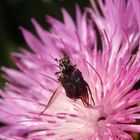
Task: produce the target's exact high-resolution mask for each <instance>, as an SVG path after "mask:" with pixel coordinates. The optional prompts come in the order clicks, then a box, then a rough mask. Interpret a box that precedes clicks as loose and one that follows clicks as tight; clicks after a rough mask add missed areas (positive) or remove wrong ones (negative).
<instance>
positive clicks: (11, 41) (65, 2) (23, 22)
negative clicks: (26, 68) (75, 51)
mask: <svg viewBox="0 0 140 140" xmlns="http://www.w3.org/2000/svg"><path fill="white" fill-rule="evenodd" d="M76 3H77V4H79V5H80V7H81V9H84V7H86V6H88V5H90V3H89V1H88V0H0V67H1V66H3V65H4V66H8V67H13V64H12V62H11V60H10V53H11V52H13V51H18V50H19V48H20V47H25V45H26V43H25V42H24V39H23V37H22V34H21V32H20V30H19V28H18V27H19V26H23V27H26V28H28V29H29V30H31V31H34V29H33V26H32V24H31V21H30V19H31V18H33V17H34V18H36V19H37V21H39V23H40V24H41V25H42V26H43V27H44V28H47V27H48V25H47V24H46V22H45V16H46V15H51V16H53V17H56V18H57V19H60V20H62V15H61V7H65V8H66V9H67V10H68V11H69V13H70V14H71V15H72V16H73V17H74V13H75V4H76ZM1 75H2V73H1V72H0V87H2V85H3V79H2V78H1Z"/></svg>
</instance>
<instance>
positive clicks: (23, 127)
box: [0, 0, 140, 140]
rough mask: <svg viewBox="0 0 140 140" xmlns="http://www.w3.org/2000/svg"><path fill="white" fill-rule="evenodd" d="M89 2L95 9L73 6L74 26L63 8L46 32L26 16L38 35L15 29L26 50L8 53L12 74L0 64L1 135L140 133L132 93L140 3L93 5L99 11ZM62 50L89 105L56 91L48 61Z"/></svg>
mask: <svg viewBox="0 0 140 140" xmlns="http://www.w3.org/2000/svg"><path fill="white" fill-rule="evenodd" d="M91 3H92V6H93V9H94V10H93V9H90V8H87V9H86V10H85V12H84V13H83V14H82V13H81V11H80V9H79V7H78V6H76V23H75V22H74V21H73V20H72V18H71V17H70V16H69V14H68V13H67V12H66V11H65V10H64V9H62V13H63V17H64V22H60V21H58V20H56V19H54V18H52V17H47V22H49V23H50V24H51V25H52V28H51V29H50V31H46V30H44V29H43V28H42V27H41V26H40V25H39V24H38V23H37V21H36V20H35V19H32V23H33V25H34V27H35V29H36V32H37V35H38V37H36V36H34V35H33V34H32V33H31V32H29V31H28V30H26V29H24V28H23V27H21V28H20V29H21V31H22V33H23V36H24V38H25V40H26V42H27V44H28V46H29V47H30V49H31V51H28V50H24V49H22V50H21V52H19V53H13V54H12V59H13V61H14V63H15V64H16V66H17V69H16V70H14V69H10V68H5V67H2V70H3V71H4V73H5V79H7V81H8V82H7V83H6V86H5V87H4V89H3V90H1V91H0V95H1V100H0V114H1V115H0V121H1V122H4V123H5V126H4V127H1V129H0V138H3V139H4V138H5V139H7V140H12V139H19V140H25V139H26V140H46V139H47V140H49V139H50V140H56V139H57V140H120V139H122V140H132V137H131V136H130V135H129V132H138V133H139V132H140V125H139V124H137V120H139V119H140V107H139V106H138V103H139V102H140V91H139V89H135V88H134V85H135V84H136V82H137V81H138V80H139V78H140V62H139V60H140V51H139V37H140V34H139V29H140V18H139V16H138V14H139V12H140V10H139V7H140V2H139V1H138V0H135V2H134V1H132V0H130V1H127V2H125V1H122V0H110V1H107V0H105V1H104V2H103V1H99V6H100V10H98V8H97V7H96V6H95V3H94V2H93V1H91ZM99 11H100V12H99ZM88 13H90V14H91V18H88V16H87V14H88ZM64 53H66V54H67V55H68V56H69V58H70V61H71V63H72V64H73V65H75V67H76V68H77V69H78V70H79V71H80V72H81V73H82V76H83V78H84V80H85V81H86V82H87V84H88V86H89V88H90V90H91V93H92V97H93V100H94V103H92V102H91V100H92V99H91V97H89V98H90V103H91V105H90V106H85V105H84V104H83V103H82V101H81V100H79V99H78V100H76V101H75V100H72V99H71V98H68V97H67V96H66V93H65V92H66V91H65V90H64V88H63V86H62V85H61V86H59V85H60V84H59V82H58V81H59V80H58V75H56V74H55V73H56V72H59V71H60V68H59V67H58V65H59V64H58V62H57V61H55V60H54V59H55V58H56V59H57V60H60V59H62V58H63V56H64ZM58 87H60V88H58ZM56 89H58V91H57V97H56V98H55V100H54V101H53V102H52V103H51V105H50V106H49V107H48V108H47V109H46V110H45V111H44V112H43V113H42V114H41V115H40V112H42V111H43V110H44V108H45V107H46V105H47V103H48V102H49V100H50V98H51V96H52V95H53V93H54V91H55V90H56ZM88 93H89V90H88Z"/></svg>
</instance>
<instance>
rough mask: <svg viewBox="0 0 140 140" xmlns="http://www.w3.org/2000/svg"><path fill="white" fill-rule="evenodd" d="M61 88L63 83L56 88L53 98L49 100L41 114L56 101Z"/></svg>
mask: <svg viewBox="0 0 140 140" xmlns="http://www.w3.org/2000/svg"><path fill="white" fill-rule="evenodd" d="M60 88H61V85H60V86H58V87H57V88H56V90H55V91H54V93H53V94H52V96H51V98H50V99H49V101H48V104H47V105H46V107H45V108H44V110H43V111H42V112H40V113H39V116H40V115H42V114H43V113H44V112H45V111H46V110H47V109H48V107H49V106H50V105H51V104H53V103H54V101H55V100H56V98H57V96H58V95H59V90H60Z"/></svg>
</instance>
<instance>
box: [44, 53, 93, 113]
mask: <svg viewBox="0 0 140 140" xmlns="http://www.w3.org/2000/svg"><path fill="white" fill-rule="evenodd" d="M55 60H56V61H57V62H58V63H59V69H60V71H58V72H56V73H55V74H56V75H58V81H59V82H60V85H61V86H62V87H63V88H64V89H65V93H66V96H67V97H68V98H70V99H72V100H74V101H76V100H77V99H81V100H82V102H83V104H84V105H85V106H89V105H90V101H89V94H90V96H91V99H92V101H93V98H92V93H91V90H90V88H89V85H88V84H87V82H86V81H85V80H84V78H83V76H82V73H81V71H80V70H79V69H77V68H76V65H73V64H72V62H71V61H70V59H69V57H68V55H67V54H66V53H65V54H64V56H63V58H62V59H60V60H57V59H55ZM59 89H60V88H59V87H58V88H57V89H56V90H55V91H54V93H53V95H52V96H51V98H50V100H49V102H48V104H47V106H46V108H45V109H44V111H45V110H46V109H47V108H48V107H49V106H50V105H51V104H52V103H53V102H54V100H55V98H56V96H57V93H58V92H59V91H58V90H59ZM93 103H94V101H93ZM44 111H42V113H43V112H44Z"/></svg>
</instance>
